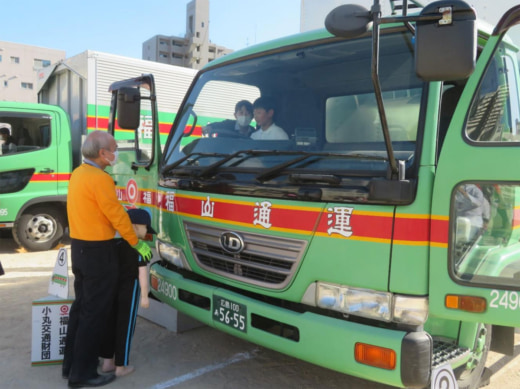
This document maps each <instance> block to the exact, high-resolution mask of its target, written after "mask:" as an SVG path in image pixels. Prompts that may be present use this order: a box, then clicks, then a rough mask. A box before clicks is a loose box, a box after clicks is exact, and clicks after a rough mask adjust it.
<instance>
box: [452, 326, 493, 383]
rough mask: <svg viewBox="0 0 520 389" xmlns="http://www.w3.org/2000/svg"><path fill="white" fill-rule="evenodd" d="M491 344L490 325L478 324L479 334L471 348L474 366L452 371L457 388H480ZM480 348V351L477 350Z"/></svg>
mask: <svg viewBox="0 0 520 389" xmlns="http://www.w3.org/2000/svg"><path fill="white" fill-rule="evenodd" d="M490 344H491V325H490V324H480V327H479V334H478V336H477V339H476V340H475V346H474V348H473V353H474V366H473V367H472V368H468V367H467V365H465V366H461V367H459V368H457V369H455V371H454V373H455V376H456V377H457V383H458V384H459V389H477V388H480V387H481V385H480V378H481V377H482V373H483V372H484V368H485V367H486V359H487V355H488V351H489V346H490ZM479 350H481V351H479Z"/></svg>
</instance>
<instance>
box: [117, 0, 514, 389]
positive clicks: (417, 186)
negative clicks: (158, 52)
mask: <svg viewBox="0 0 520 389" xmlns="http://www.w3.org/2000/svg"><path fill="white" fill-rule="evenodd" d="M392 4H393V5H394V11H395V13H394V14H392V15H389V16H385V17H383V16H382V15H381V11H380V4H379V1H377V0H376V1H374V5H373V6H372V8H371V10H367V9H365V8H364V7H361V6H358V5H344V6H340V7H338V8H336V9H335V10H333V11H332V12H331V13H330V14H329V15H328V16H327V19H326V21H325V25H326V27H327V29H322V30H315V31H310V32H307V33H302V34H298V35H295V36H291V37H287V38H283V39H278V40H276V41H272V42H268V43H264V44H260V45H256V46H252V47H248V48H246V49H244V50H242V51H239V52H235V53H232V54H230V55H227V56H226V57H224V58H221V59H218V60H215V61H213V62H211V63H210V64H208V65H207V66H206V67H205V68H204V69H203V70H202V71H201V72H199V74H198V75H197V76H196V78H195V80H194V81H193V83H192V85H191V87H190V89H189V91H188V93H187V95H186V96H185V98H184V101H183V103H182V105H181V108H180V111H179V115H177V117H176V118H175V121H174V122H173V126H172V129H171V132H170V133H169V137H168V141H167V143H166V146H165V147H164V149H161V148H160V147H159V146H158V142H155V143H153V144H154V145H155V146H154V147H152V148H147V149H143V147H142V145H141V144H138V143H136V144H134V145H132V144H126V145H121V146H120V155H124V156H125V157H123V158H124V159H125V160H126V161H127V165H128V167H127V168H126V171H125V170H124V169H123V168H122V167H121V172H122V173H125V174H127V175H129V174H132V173H134V176H133V181H134V182H133V183H132V184H131V185H126V186H124V188H123V189H122V194H123V195H122V198H123V199H129V198H131V199H134V200H133V201H134V202H136V203H137V204H143V203H145V201H143V199H146V201H147V202H146V204H147V207H148V208H149V209H151V210H153V212H154V216H155V217H154V223H155V225H154V228H155V229H156V230H157V231H159V233H158V236H157V239H156V248H157V253H158V257H159V260H157V261H155V262H154V263H153V264H152V266H151V269H150V284H151V291H152V294H153V295H154V296H155V297H156V298H157V299H158V300H160V301H162V302H163V303H164V304H167V305H170V306H172V307H174V308H176V309H177V310H178V311H180V312H183V313H185V314H187V315H189V316H191V317H193V318H195V319H197V320H199V321H200V322H202V323H205V324H207V325H209V326H212V327H215V328H217V329H219V330H222V331H225V332H226V333H229V334H232V335H234V336H237V337H240V338H242V339H245V340H248V341H251V342H254V343H257V344H259V345H262V346H264V347H268V348H271V349H273V350H277V351H279V352H282V353H286V354H288V355H291V356H294V357H297V358H301V359H303V360H306V361H309V362H311V363H315V364H318V365H321V366H324V367H326V368H330V369H334V370H337V371H340V372H343V373H345V374H349V375H353V376H356V377H360V378H363V379H366V380H373V381H377V382H381V383H384V384H387V385H392V386H395V387H408V388H426V387H428V388H445V389H446V388H457V387H458V388H466V389H468V388H469V389H472V388H477V387H479V386H480V385H481V384H484V383H485V382H486V377H487V376H486V374H485V362H486V357H487V354H488V351H489V350H496V351H498V352H501V353H506V354H507V353H512V352H513V348H514V347H513V346H514V336H515V327H518V326H519V324H520V316H519V310H520V281H519V280H520V242H519V238H520V234H519V231H520V230H519V226H520V174H519V172H518V168H517V166H518V160H519V157H520V153H519V151H518V150H519V147H520V98H519V96H520V94H519V91H520V77H519V69H518V67H519V66H518V58H519V55H518V54H519V47H520V40H519V39H515V37H520V34H519V33H518V32H519V29H520V26H519V23H520V6H515V7H513V8H511V9H510V10H509V11H507V12H505V13H504V16H503V17H502V18H501V19H500V21H499V22H498V23H497V25H496V26H494V27H490V26H485V25H484V24H481V23H480V22H479V20H478V19H477V16H476V13H475V11H474V9H473V8H472V7H470V6H469V5H468V4H467V3H465V2H463V1H459V0H446V1H436V2H433V3H431V4H429V5H427V6H425V7H423V8H416V7H412V6H417V5H418V4H417V2H412V3H410V4H408V2H407V1H406V0H405V1H403V2H396V1H395V2H392ZM491 6H492V5H491ZM399 9H400V10H399ZM111 91H112V93H113V99H112V108H111V119H110V123H111V126H110V128H109V131H114V132H115V130H117V128H125V129H128V130H134V131H135V129H136V128H137V127H138V124H139V110H140V105H141V103H145V102H146V103H147V104H148V103H150V102H151V103H152V105H153V104H154V103H155V101H156V85H155V80H154V77H153V76H152V75H143V76H141V77H138V78H134V79H129V80H123V81H120V82H118V83H115V84H113V85H112V86H111ZM260 96H262V97H266V96H268V97H271V98H273V99H275V101H276V103H277V104H276V109H274V110H272V111H271V109H268V111H270V114H274V121H275V123H276V125H277V126H278V127H280V128H282V129H283V131H284V132H285V133H286V134H287V138H288V139H271V140H256V139H251V138H249V137H244V136H240V134H239V132H237V131H232V130H230V131H228V130H227V131H220V132H219V131H216V132H212V133H211V134H210V136H206V134H205V132H204V131H201V130H202V129H203V128H204V126H205V125H207V124H208V122H209V121H211V122H213V121H215V120H225V119H232V113H233V107H234V104H235V103H236V102H237V101H239V100H242V99H249V100H255V99H256V98H258V97H260ZM266 112H267V111H266ZM260 114H264V113H263V112H262V111H261V110H260V111H258V112H257V116H256V118H257V119H260V118H261V116H259V115H260ZM152 121H153V123H152V128H153V134H152V136H153V138H154V139H158V137H159V124H158V123H157V122H156V121H155V119H152ZM264 130H265V131H269V128H266V129H258V130H257V131H264ZM123 146H124V147H123ZM115 177H116V180H117V181H118V182H119V181H120V180H121V181H122V182H124V180H123V179H122V176H121V179H119V178H117V177H118V175H117V172H116V175H115ZM124 202H128V201H127V200H124Z"/></svg>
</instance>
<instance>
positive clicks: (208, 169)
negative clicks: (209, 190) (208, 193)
mask: <svg viewBox="0 0 520 389" xmlns="http://www.w3.org/2000/svg"><path fill="white" fill-rule="evenodd" d="M296 153H298V154H299V152H296V151H288V150H285V151H280V150H252V149H251V150H239V151H236V152H234V153H233V154H229V155H226V158H224V159H221V160H220V161H217V162H215V163H213V164H211V165H209V166H208V167H206V168H205V169H202V170H201V171H200V172H199V174H197V177H198V178H205V177H208V176H210V175H212V174H213V173H215V172H216V171H217V170H218V168H219V167H221V166H222V165H224V164H226V163H227V162H229V161H231V160H232V159H233V158H237V157H239V156H240V155H242V154H244V155H246V156H248V157H252V156H256V155H283V154H288V155H291V154H296Z"/></svg>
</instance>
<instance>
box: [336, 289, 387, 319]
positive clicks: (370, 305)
mask: <svg viewBox="0 0 520 389" xmlns="http://www.w3.org/2000/svg"><path fill="white" fill-rule="evenodd" d="M391 301H392V294H391V293H385V292H378V291H375V290H369V289H357V288H348V289H347V293H346V296H345V311H346V312H347V313H350V314H352V315H358V316H364V317H369V318H371V319H378V320H384V321H390V320H391V319H392V313H391V310H390V307H391Z"/></svg>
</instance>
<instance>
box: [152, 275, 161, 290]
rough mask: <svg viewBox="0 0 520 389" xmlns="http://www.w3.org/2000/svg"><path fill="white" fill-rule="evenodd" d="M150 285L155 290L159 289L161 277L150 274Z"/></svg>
mask: <svg viewBox="0 0 520 389" xmlns="http://www.w3.org/2000/svg"><path fill="white" fill-rule="evenodd" d="M150 286H151V287H152V289H154V290H159V279H158V278H157V277H156V276H154V275H151V276H150Z"/></svg>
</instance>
